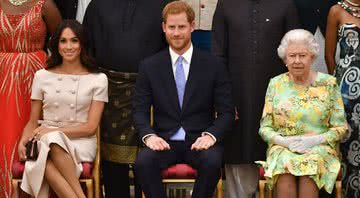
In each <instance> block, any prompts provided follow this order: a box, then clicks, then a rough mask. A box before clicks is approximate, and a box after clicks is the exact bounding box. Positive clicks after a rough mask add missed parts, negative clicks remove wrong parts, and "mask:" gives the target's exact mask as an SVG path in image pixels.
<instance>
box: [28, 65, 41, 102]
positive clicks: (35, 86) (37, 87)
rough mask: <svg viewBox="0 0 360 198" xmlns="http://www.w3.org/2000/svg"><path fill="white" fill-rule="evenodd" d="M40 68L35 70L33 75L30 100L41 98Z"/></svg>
mask: <svg viewBox="0 0 360 198" xmlns="http://www.w3.org/2000/svg"><path fill="white" fill-rule="evenodd" d="M40 73H41V70H39V71H37V72H36V73H35V75H34V79H33V82H32V89H31V99H32V100H43V99H44V96H43V90H42V89H41V79H42V78H41V77H40Z"/></svg>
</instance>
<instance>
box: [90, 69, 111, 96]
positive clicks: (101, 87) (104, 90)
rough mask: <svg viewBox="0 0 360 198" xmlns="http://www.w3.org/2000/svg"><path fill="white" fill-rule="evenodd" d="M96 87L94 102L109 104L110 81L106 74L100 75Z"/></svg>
mask: <svg viewBox="0 0 360 198" xmlns="http://www.w3.org/2000/svg"><path fill="white" fill-rule="evenodd" d="M94 83H95V87H94V95H93V98H92V99H93V100H96V101H102V102H108V100H109V99H108V79H107V77H106V75H105V74H104V73H100V74H98V76H97V78H96V81H95V82H94Z"/></svg>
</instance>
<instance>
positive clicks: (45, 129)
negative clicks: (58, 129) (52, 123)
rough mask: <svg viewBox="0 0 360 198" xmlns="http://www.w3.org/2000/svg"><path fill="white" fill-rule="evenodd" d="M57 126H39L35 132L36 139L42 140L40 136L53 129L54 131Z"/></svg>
mask: <svg viewBox="0 0 360 198" xmlns="http://www.w3.org/2000/svg"><path fill="white" fill-rule="evenodd" d="M54 129H55V128H48V127H45V126H39V127H38V128H36V129H35V130H34V132H33V137H35V139H36V140H40V138H41V137H42V136H43V135H45V134H47V133H49V132H51V131H54Z"/></svg>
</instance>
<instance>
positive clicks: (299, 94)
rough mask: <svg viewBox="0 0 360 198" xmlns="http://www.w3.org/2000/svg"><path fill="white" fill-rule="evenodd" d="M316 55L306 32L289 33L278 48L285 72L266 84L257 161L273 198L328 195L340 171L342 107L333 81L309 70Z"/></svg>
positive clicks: (317, 50) (316, 47)
mask: <svg viewBox="0 0 360 198" xmlns="http://www.w3.org/2000/svg"><path fill="white" fill-rule="evenodd" d="M318 52H319V45H318V44H317V43H316V42H315V39H314V36H313V35H312V34H311V33H310V32H308V31H306V30H302V29H296V30H291V31H289V32H288V33H286V34H285V36H284V37H283V39H282V40H281V44H280V46H279V48H278V55H279V57H280V58H281V59H282V60H283V61H284V63H285V64H286V67H287V68H288V70H289V72H287V73H284V74H281V75H279V76H276V77H274V78H272V79H271V80H270V83H269V85H268V89H267V93H266V97H265V106H264V111H263V116H262V119H261V124H260V130H259V133H260V135H261V137H262V138H263V139H264V140H265V141H266V142H267V143H268V145H269V147H268V150H267V159H266V162H260V163H261V164H262V165H263V167H264V169H265V177H266V179H267V181H268V183H269V187H270V188H273V187H274V186H275V184H276V190H277V194H278V197H279V198H281V197H285V198H291V197H297V196H298V197H306V198H307V197H318V192H319V189H321V188H324V189H325V190H326V191H327V192H328V193H331V192H332V189H333V187H334V184H335V182H336V177H337V175H338V172H339V170H340V159H339V157H340V156H339V153H338V151H337V146H338V143H339V141H340V140H341V138H342V137H343V136H344V135H345V133H346V129H347V128H346V121H345V117H344V107H343V102H342V99H341V95H340V90H339V87H338V86H337V84H336V79H335V78H334V77H332V76H330V75H327V74H323V73H319V72H316V71H313V70H312V69H311V64H312V63H313V61H314V60H315V58H316V57H317V56H318ZM297 178H298V179H297ZM297 182H298V184H297ZM297 188H298V189H297ZM297 192H298V194H299V195H297Z"/></svg>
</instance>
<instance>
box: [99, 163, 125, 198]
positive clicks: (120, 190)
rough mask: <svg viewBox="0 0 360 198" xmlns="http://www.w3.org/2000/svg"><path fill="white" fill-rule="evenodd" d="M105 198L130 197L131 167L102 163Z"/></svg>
mask: <svg viewBox="0 0 360 198" xmlns="http://www.w3.org/2000/svg"><path fill="white" fill-rule="evenodd" d="M102 170H103V177H104V178H103V179H104V186H105V197H107V198H112V197H114V198H116V197H123V198H129V197H130V184H129V165H128V164H119V163H115V162H111V161H107V160H103V161H102Z"/></svg>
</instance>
